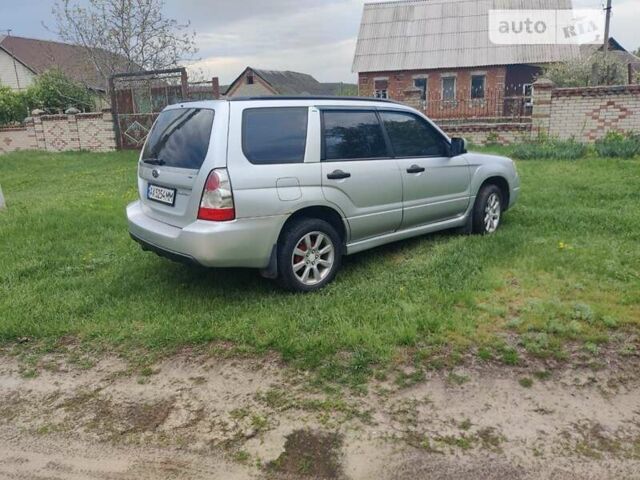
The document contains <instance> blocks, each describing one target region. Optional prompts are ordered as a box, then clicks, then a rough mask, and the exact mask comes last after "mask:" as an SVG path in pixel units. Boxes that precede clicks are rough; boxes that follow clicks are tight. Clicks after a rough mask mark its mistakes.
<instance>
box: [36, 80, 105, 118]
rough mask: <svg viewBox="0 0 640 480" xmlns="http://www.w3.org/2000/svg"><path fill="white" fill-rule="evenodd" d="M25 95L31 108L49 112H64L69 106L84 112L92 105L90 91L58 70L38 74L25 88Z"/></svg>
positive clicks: (91, 107)
mask: <svg viewBox="0 0 640 480" xmlns="http://www.w3.org/2000/svg"><path fill="white" fill-rule="evenodd" d="M26 96H27V98H28V102H29V104H30V107H31V109H33V108H40V109H42V110H45V111H47V112H50V113H60V112H64V111H65V110H66V109H68V108H71V107H74V108H77V109H78V110H80V111H83V112H86V111H91V110H92V109H93V107H94V102H93V97H92V95H91V92H90V91H89V90H88V89H87V88H86V87H84V86H83V85H80V84H78V83H75V82H73V81H72V80H71V79H69V78H68V77H66V76H65V74H64V73H62V72H61V71H60V70H49V71H48V72H45V73H43V74H42V75H39V76H38V77H37V78H36V81H35V83H34V84H33V85H32V86H31V87H29V88H28V89H27V92H26Z"/></svg>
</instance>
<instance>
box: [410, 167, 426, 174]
mask: <svg viewBox="0 0 640 480" xmlns="http://www.w3.org/2000/svg"><path fill="white" fill-rule="evenodd" d="M424 171H425V168H423V167H420V166H418V165H411V166H410V167H409V168H407V173H422V172H424Z"/></svg>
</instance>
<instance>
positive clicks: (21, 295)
mask: <svg viewBox="0 0 640 480" xmlns="http://www.w3.org/2000/svg"><path fill="white" fill-rule="evenodd" d="M518 169H519V172H520V175H521V177H522V182H523V191H522V197H521V200H520V202H519V204H518V205H517V206H516V208H515V209H514V210H513V211H510V212H508V213H507V215H506V217H505V221H504V224H503V226H502V228H501V230H499V232H498V233H497V234H496V235H494V236H490V237H484V238H483V237H467V236H458V235H454V234H452V233H442V234H438V235H431V236H426V237H423V238H419V239H414V240H410V241H406V242H403V243H399V244H395V245H391V246H387V247H384V248H379V249H377V250H374V251H370V252H365V253H362V254H359V255H356V256H354V257H349V258H348V259H347V260H346V265H345V267H344V269H343V271H342V272H341V273H340V274H339V275H338V278H337V281H336V282H335V283H333V284H332V285H330V286H329V287H327V288H326V289H325V290H323V291H321V292H319V293H315V294H310V295H295V294H290V293H285V292H283V291H281V290H280V289H278V288H277V287H276V286H275V285H274V284H273V283H271V282H269V281H267V280H264V279H262V278H261V277H260V276H259V275H258V273H257V272H255V271H250V270H204V269H200V268H196V267H188V266H184V265H180V264H175V263H171V262H170V261H168V260H165V259H161V258H159V257H157V256H155V255H154V254H151V253H145V252H142V251H141V250H140V248H139V247H138V245H137V244H135V243H134V242H133V241H131V240H130V238H129V236H128V233H127V227H126V220H125V214H124V208H125V205H126V204H127V203H128V202H130V201H132V200H134V199H135V198H136V194H137V192H136V188H135V181H136V180H135V175H136V164H135V155H134V154H133V153H128V152H126V153H113V154H94V153H66V154H55V155H54V154H46V153H34V152H23V153H15V154H9V155H4V156H0V185H1V186H2V189H3V191H4V194H5V197H6V201H7V205H8V209H7V210H6V211H4V212H0V245H1V250H0V343H5V344H8V343H12V342H15V341H16V340H18V339H21V338H23V337H28V338H30V339H32V342H35V343H38V344H40V345H47V346H48V348H55V347H56V345H61V344H63V343H64V342H65V341H68V339H69V338H73V339H74V341H78V342H79V343H80V344H82V345H85V346H95V347H96V348H98V347H106V348H109V349H114V350H116V351H119V352H124V353H126V352H131V351H148V352H164V351H170V350H172V349H175V348H179V347H182V346H187V345H203V344H206V343H208V342H214V343H215V344H220V343H221V342H224V344H225V345H228V344H231V345H235V346H236V347H237V348H238V349H240V350H243V351H249V352H263V351H267V350H275V351H277V352H279V353H280V354H282V356H283V358H284V359H285V360H287V361H289V362H291V363H292V364H294V365H297V366H301V367H305V368H312V369H316V370H317V371H320V372H324V373H325V374H326V375H338V374H345V375H348V376H350V377H353V376H354V375H355V376H358V375H360V376H366V374H367V372H368V371H369V369H370V367H371V366H372V365H375V364H381V365H384V364H388V363H389V362H391V361H394V360H397V359H398V358H407V355H410V357H409V358H413V359H421V361H422V360H423V361H425V362H428V361H430V359H433V358H436V357H438V356H439V355H441V354H442V352H448V354H451V353H452V352H454V353H455V352H464V351H477V352H479V355H480V356H481V357H482V358H488V357H495V358H499V359H503V360H504V361H505V362H507V363H514V362H517V361H518V358H517V355H516V353H515V350H514V349H513V347H515V346H518V347H519V349H520V350H522V349H525V350H527V351H529V352H531V353H532V354H535V355H542V356H545V355H555V356H558V357H561V356H562V355H563V352H564V350H563V346H564V345H565V344H566V342H568V341H571V342H579V343H583V344H584V345H585V348H587V349H590V350H592V351H596V350H597V349H598V344H600V343H602V342H606V341H607V340H608V339H610V338H611V337H612V336H614V335H617V336H618V337H624V336H625V335H628V333H629V332H630V331H635V330H636V329H637V328H638V326H640V273H639V272H640V205H639V204H638V192H639V191H640V161H638V160H604V159H598V158H589V159H585V160H578V161H552V160H545V161H535V160H530V161H521V162H519V163H518ZM470 347H473V348H472V349H471V350H469V348H470ZM476 347H477V348H478V350H476Z"/></svg>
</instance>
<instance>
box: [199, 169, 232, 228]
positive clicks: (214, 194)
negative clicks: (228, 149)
mask: <svg viewBox="0 0 640 480" xmlns="http://www.w3.org/2000/svg"><path fill="white" fill-rule="evenodd" d="M198 218H199V219H200V220H211V221H214V222H226V221H229V220H233V219H235V218H236V210H235V208H234V206H233V192H232V191H231V182H230V181H229V174H228V173H227V170H226V169H224V168H218V169H216V170H212V171H211V173H210V174H209V176H208V177H207V181H206V183H205V184H204V190H203V191H202V200H200V208H199V210H198Z"/></svg>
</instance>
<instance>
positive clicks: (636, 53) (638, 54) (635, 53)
mask: <svg viewBox="0 0 640 480" xmlns="http://www.w3.org/2000/svg"><path fill="white" fill-rule="evenodd" d="M633 54H634V55H635V56H636V57H640V47H638V48H636V51H635V52H633Z"/></svg>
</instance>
